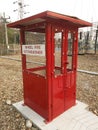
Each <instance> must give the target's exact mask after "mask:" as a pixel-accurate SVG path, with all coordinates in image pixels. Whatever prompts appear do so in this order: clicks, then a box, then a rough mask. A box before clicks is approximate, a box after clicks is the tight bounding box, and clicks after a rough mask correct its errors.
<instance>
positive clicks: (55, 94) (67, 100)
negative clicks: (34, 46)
mask: <svg viewBox="0 0 98 130" xmlns="http://www.w3.org/2000/svg"><path fill="white" fill-rule="evenodd" d="M86 26H91V23H88V22H86V21H83V20H80V19H78V18H76V17H71V16H68V15H62V14H58V13H54V12H51V11H45V12H42V13H40V14H37V15H34V16H31V17H29V18H25V19H23V20H20V21H16V22H14V23H10V24H8V27H12V28H20V43H21V50H22V46H23V45H25V44H26V37H25V31H26V32H36V33H37V32H38V33H44V34H45V54H46V63H45V65H43V66H41V67H34V68H31V69H28V68H27V65H26V64H27V61H26V58H27V56H26V54H23V53H22V51H21V55H22V72H23V89H24V104H25V105H27V106H29V107H30V108H32V109H33V110H34V111H36V112H37V113H39V114H40V115H41V116H42V117H44V118H45V120H46V121H51V120H53V119H54V118H55V117H57V116H58V115H60V114H61V113H63V112H64V111H65V110H67V109H68V108H70V107H72V106H73V105H75V101H76V70H77V54H78V52H77V50H78V28H79V27H86ZM59 32H60V35H59V36H58V37H60V39H59V42H60V43H61V44H60V48H59V49H61V53H60V55H61V57H60V66H57V65H56V63H55V62H56V61H55V57H56V55H55V54H56V52H55V50H56V48H55V41H56V40H55V37H56V33H58V34H59ZM71 35H72V39H71V40H72V44H71V46H70V48H71V62H70V63H71V64H69V61H68V59H69V56H68V48H69V37H71ZM70 42H71V41H70ZM31 52H32V53H33V51H31ZM58 57H59V55H58ZM58 57H57V59H58ZM41 70H44V71H45V75H44V76H43V75H40V74H36V73H34V72H35V71H41ZM56 72H59V73H58V74H57V73H56Z"/></svg>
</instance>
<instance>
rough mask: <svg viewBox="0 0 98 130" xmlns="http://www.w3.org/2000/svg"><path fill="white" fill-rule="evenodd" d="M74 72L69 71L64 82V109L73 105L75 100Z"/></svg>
mask: <svg viewBox="0 0 98 130" xmlns="http://www.w3.org/2000/svg"><path fill="white" fill-rule="evenodd" d="M74 77H75V75H74V72H72V71H69V72H68V73H67V76H66V82H65V110H67V109H68V108H70V107H72V106H74V105H75V102H76V86H75V82H74Z"/></svg>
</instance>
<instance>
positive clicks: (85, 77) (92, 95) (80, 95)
mask: <svg viewBox="0 0 98 130" xmlns="http://www.w3.org/2000/svg"><path fill="white" fill-rule="evenodd" d="M11 58H18V59H19V58H20V56H18V55H17V56H11ZM78 69H84V70H89V71H94V72H98V55H82V56H81V55H80V56H79V57H78ZM77 99H78V100H80V101H82V102H85V103H87V104H88V105H89V109H90V110H91V111H92V112H93V113H95V114H96V115H98V76H95V75H90V74H85V73H80V72H78V73H77ZM21 100H23V86H22V74H21V62H18V61H13V60H8V59H3V58H0V130H35V129H34V128H27V127H26V125H25V124H26V120H25V119H24V118H23V117H22V116H21V114H20V113H19V112H17V111H16V110H15V108H13V106H12V104H13V103H15V102H18V101H21ZM10 101H11V102H10Z"/></svg>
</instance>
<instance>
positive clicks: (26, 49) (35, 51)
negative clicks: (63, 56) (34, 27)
mask: <svg viewBox="0 0 98 130" xmlns="http://www.w3.org/2000/svg"><path fill="white" fill-rule="evenodd" d="M22 54H26V55H33V56H45V45H41V44H35V45H22Z"/></svg>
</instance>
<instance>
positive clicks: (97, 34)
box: [95, 26, 98, 54]
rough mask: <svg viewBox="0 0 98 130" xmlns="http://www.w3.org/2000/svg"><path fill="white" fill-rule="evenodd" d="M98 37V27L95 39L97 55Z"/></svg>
mask: <svg viewBox="0 0 98 130" xmlns="http://www.w3.org/2000/svg"><path fill="white" fill-rule="evenodd" d="M97 37H98V26H97V30H96V39H95V54H96V51H97Z"/></svg>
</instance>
